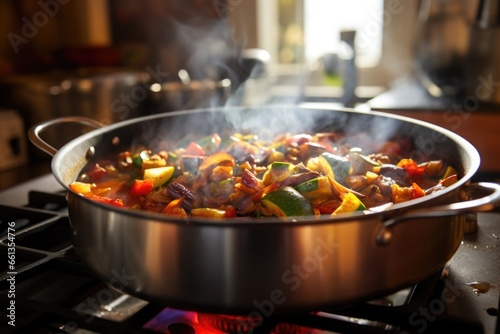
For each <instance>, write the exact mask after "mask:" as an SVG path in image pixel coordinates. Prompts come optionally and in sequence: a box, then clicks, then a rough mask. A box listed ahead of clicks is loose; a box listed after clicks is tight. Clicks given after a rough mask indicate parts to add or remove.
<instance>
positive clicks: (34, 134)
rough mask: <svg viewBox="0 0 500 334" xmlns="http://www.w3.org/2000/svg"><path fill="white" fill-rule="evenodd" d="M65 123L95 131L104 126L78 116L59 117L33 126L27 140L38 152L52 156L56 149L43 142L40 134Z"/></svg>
mask: <svg viewBox="0 0 500 334" xmlns="http://www.w3.org/2000/svg"><path fill="white" fill-rule="evenodd" d="M65 123H78V124H82V125H87V126H90V127H93V128H96V129H99V128H102V127H103V126H104V124H102V123H100V122H98V121H96V120H93V119H92V118H87V117H80V116H69V117H60V118H55V119H52V120H49V121H46V122H42V123H38V124H35V125H33V126H32V127H31V128H30V129H29V130H28V138H29V140H30V141H31V142H32V143H33V145H35V146H36V147H38V148H39V149H40V150H42V151H44V152H46V153H48V154H50V155H52V156H54V155H55V154H56V153H57V149H55V148H54V147H53V146H52V145H50V144H49V143H47V142H46V141H45V140H43V139H42V137H41V136H40V134H41V133H42V132H43V131H45V130H47V129H49V128H51V127H53V126H57V125H61V124H65Z"/></svg>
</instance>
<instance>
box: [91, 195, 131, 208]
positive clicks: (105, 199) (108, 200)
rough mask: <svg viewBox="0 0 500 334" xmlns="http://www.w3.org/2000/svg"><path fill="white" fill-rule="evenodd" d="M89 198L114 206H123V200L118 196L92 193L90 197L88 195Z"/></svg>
mask: <svg viewBox="0 0 500 334" xmlns="http://www.w3.org/2000/svg"><path fill="white" fill-rule="evenodd" d="M90 199H91V200H93V201H96V202H101V203H105V204H110V205H114V206H123V201H122V200H121V199H120V198H109V197H103V196H98V195H93V196H92V197H90Z"/></svg>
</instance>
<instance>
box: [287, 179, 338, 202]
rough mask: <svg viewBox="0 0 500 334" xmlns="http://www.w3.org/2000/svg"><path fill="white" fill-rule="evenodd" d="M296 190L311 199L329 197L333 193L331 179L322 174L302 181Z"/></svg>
mask: <svg viewBox="0 0 500 334" xmlns="http://www.w3.org/2000/svg"><path fill="white" fill-rule="evenodd" d="M295 190H297V191H298V192H299V193H301V194H302V195H303V196H304V197H305V198H307V199H308V200H310V201H312V200H315V199H319V198H324V199H327V198H328V197H330V196H331V195H332V194H333V193H332V187H331V185H330V181H329V180H328V178H327V177H326V176H320V177H317V178H315V179H312V180H309V181H305V182H302V183H300V184H299V185H297V186H295Z"/></svg>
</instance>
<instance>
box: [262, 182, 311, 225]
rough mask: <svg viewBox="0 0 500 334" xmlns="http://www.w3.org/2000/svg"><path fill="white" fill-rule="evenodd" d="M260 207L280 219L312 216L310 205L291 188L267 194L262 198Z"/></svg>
mask: <svg viewBox="0 0 500 334" xmlns="http://www.w3.org/2000/svg"><path fill="white" fill-rule="evenodd" d="M262 205H264V206H265V207H266V208H267V209H268V210H269V211H271V212H272V213H273V214H274V215H275V216H277V217H280V218H287V217H295V216H309V215H313V214H314V213H313V209H312V206H311V203H310V202H309V201H308V200H307V199H306V198H305V197H304V196H302V195H301V194H300V193H299V192H298V191H297V190H295V189H294V188H292V187H285V188H281V189H278V190H275V191H273V192H270V193H268V194H267V195H265V196H264V197H263V198H262Z"/></svg>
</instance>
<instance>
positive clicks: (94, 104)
mask: <svg viewBox="0 0 500 334" xmlns="http://www.w3.org/2000/svg"><path fill="white" fill-rule="evenodd" d="M147 80H149V75H148V74H147V73H145V72H141V71H136V70H129V69H120V68H80V69H77V70H70V71H63V70H57V71H51V72H44V73H31V74H21V75H15V76H12V77H9V78H7V79H5V80H4V81H3V82H2V83H1V84H2V86H3V87H2V90H3V91H4V94H5V95H4V97H3V100H4V101H3V103H5V104H7V105H8V106H9V107H11V108H15V109H16V110H18V111H19V113H20V114H21V115H22V117H23V120H24V122H25V124H26V126H27V127H29V126H31V125H33V124H36V123H39V122H43V121H47V120H50V119H54V118H57V117H64V116H85V117H89V118H92V119H94V120H96V121H99V122H100V123H103V124H111V123H115V122H118V121H123V120H126V119H130V118H135V117H138V116H142V115H144V114H145V113H146V111H147V110H148V109H149V108H150V101H149V96H148V94H147V87H148V86H147V84H145V83H146V82H147ZM81 131H82V128H79V127H77V128H72V127H64V128H61V129H57V131H48V132H47V133H45V134H44V136H45V138H46V140H47V141H49V142H51V143H53V145H54V146H62V145H63V144H65V143H67V142H68V140H71V139H73V138H75V137H76V136H78V135H79V134H81V133H82V132H81ZM34 153H38V152H34Z"/></svg>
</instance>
